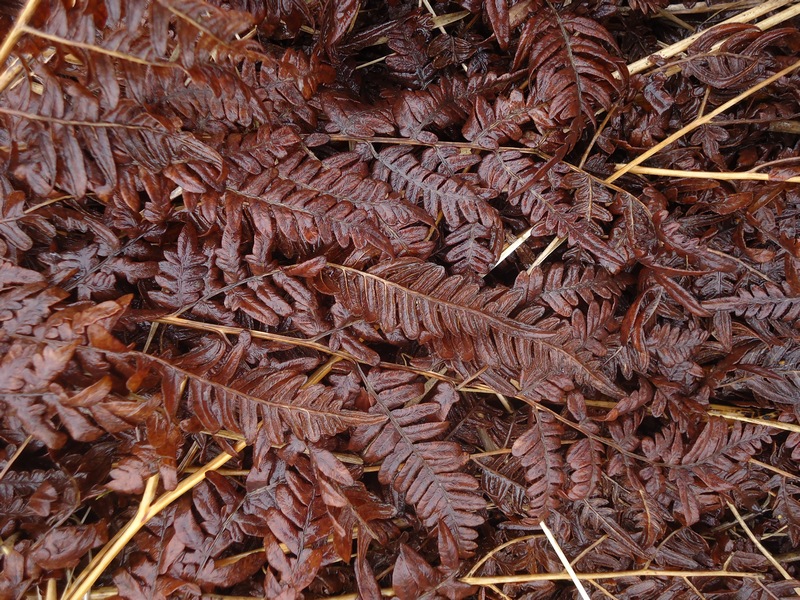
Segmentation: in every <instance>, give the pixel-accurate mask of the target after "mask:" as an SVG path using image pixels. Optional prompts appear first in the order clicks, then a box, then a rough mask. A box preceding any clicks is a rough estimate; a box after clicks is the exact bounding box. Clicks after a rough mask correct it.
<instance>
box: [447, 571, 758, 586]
mask: <svg viewBox="0 0 800 600" xmlns="http://www.w3.org/2000/svg"><path fill="white" fill-rule="evenodd" d="M575 576H576V577H577V578H578V579H580V580H581V581H585V580H588V579H597V580H600V579H624V578H626V577H743V578H747V579H763V578H764V575H762V574H761V573H750V572H744V573H733V572H731V571H669V570H665V571H658V570H651V569H639V570H636V571H608V572H601V573H575ZM571 579H572V577H571V576H570V575H569V573H528V574H525V575H496V576H493V577H462V578H461V579H460V581H461V582H462V583H466V584H468V585H489V584H504V583H530V582H532V581H569V580H571Z"/></svg>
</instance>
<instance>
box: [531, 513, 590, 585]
mask: <svg viewBox="0 0 800 600" xmlns="http://www.w3.org/2000/svg"><path fill="white" fill-rule="evenodd" d="M539 527H541V528H542V531H544V535H545V537H547V541H548V542H550V545H551V546H552V547H553V550H555V552H556V556H558V560H560V561H561V564H562V565H564V568H565V569H566V570H567V574H568V575H569V577H570V579H571V580H572V584H573V585H574V586H575V589H576V590H578V595H579V596H580V597H581V598H582V599H583V600H591V599H590V598H589V594H587V593H586V589H585V588H584V587H583V585H582V584H581V582H580V580H579V579H578V576H577V575H576V574H575V569H573V568H572V565H571V564H570V562H569V559H568V558H567V555H566V554H564V551H563V550H562V549H561V546H559V545H558V542H557V541H556V538H555V536H554V535H553V532H552V531H550V528H549V527H548V526H547V524H546V523H545V522H544V521H540V522H539Z"/></svg>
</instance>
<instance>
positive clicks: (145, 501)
mask: <svg viewBox="0 0 800 600" xmlns="http://www.w3.org/2000/svg"><path fill="white" fill-rule="evenodd" d="M157 486H158V475H153V476H152V477H150V479H148V480H147V484H146V485H145V489H144V494H142V501H141V503H140V504H139V509H138V510H137V511H136V514H135V515H134V516H133V518H132V519H131V520H130V521H129V522H128V524H127V525H126V526H125V527H124V528H122V529H121V530H120V531H118V532H117V534H116V535H115V536H114V537H113V538H111V539H110V540H109V541H108V543H107V544H106V545H105V546H103V549H102V550H100V552H98V553H97V554H96V555H95V556H94V558H93V559H92V560H91V561H90V562H89V564H88V565H87V566H86V568H85V569H84V570H83V572H82V573H81V574H80V575H79V576H78V578H77V579H76V580H75V581H74V582H73V583H72V585H71V586H70V587H68V588H67V589H66V590H65V591H64V600H80V599H81V598H83V596H84V595H85V594H86V593H87V592H88V591H89V590H90V589H91V588H92V586H93V585H94V582H95V581H97V579H98V577H100V576H101V575H102V574H103V571H105V570H106V568H107V567H108V565H110V564H111V562H112V561H113V560H114V558H115V557H116V556H117V555H118V554H119V553H120V552H121V551H122V549H123V548H124V547H125V546H126V545H127V543H128V542H129V541H131V539H133V536H134V535H136V532H137V531H139V529H141V528H142V526H143V525H144V524H145V523H146V522H147V519H145V517H146V515H147V512H148V510H149V509H150V503H151V502H152V500H153V498H154V497H155V494H156V488H157Z"/></svg>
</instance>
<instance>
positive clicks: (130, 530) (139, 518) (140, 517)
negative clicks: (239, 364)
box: [63, 442, 247, 600]
mask: <svg viewBox="0 0 800 600" xmlns="http://www.w3.org/2000/svg"><path fill="white" fill-rule="evenodd" d="M246 445H247V444H246V443H245V442H239V443H238V444H236V446H234V449H235V450H236V452H239V451H241V450H243V449H244V448H245V446H246ZM232 458H233V456H232V455H231V454H228V453H227V452H222V453H221V454H220V455H219V456H217V457H216V458H214V459H213V460H211V461H209V462H208V463H206V465H204V467H203V468H201V469H199V470H197V471H196V472H194V473H192V474H191V475H189V476H188V477H187V478H186V479H184V480H183V481H181V482H180V483H179V484H178V486H177V487H176V488H175V489H174V490H172V491H170V492H165V493H164V494H162V495H161V496H160V497H159V498H158V499H157V500H155V501H153V498H154V497H155V493H156V487H157V485H158V476H157V475H153V476H152V477H151V478H150V479H148V480H147V485H146V487H145V490H144V494H143V495H142V502H141V504H140V505H139V510H138V511H137V512H136V515H134V517H133V519H131V520H130V522H129V523H128V525H126V526H125V527H124V528H123V529H121V530H120V531H119V533H117V535H115V536H114V537H113V538H112V539H111V540H110V541H109V542H108V543H107V544H106V545H105V546H104V547H103V549H102V550H101V551H100V552H99V553H98V554H97V555H95V557H94V558H93V559H92V560H91V562H90V563H89V564H88V565H87V566H86V568H85V569H84V571H83V572H82V573H81V574H80V575H79V576H78V578H77V579H76V580H75V581H74V583H73V584H72V585H71V586H70V587H69V588H68V589H67V590H66V591H65V592H64V596H63V600H81V599H82V598H83V597H84V595H85V594H86V593H87V592H88V591H89V590H90V589H91V587H92V585H94V582H95V581H97V579H98V578H99V577H100V576H101V575H102V574H103V572H104V571H105V570H106V568H107V567H108V565H110V564H111V562H112V561H113V560H114V558H116V556H117V555H118V554H119V553H120V552H121V551H122V549H123V548H124V547H125V546H126V545H127V543H128V542H130V541H131V539H133V536H135V535H136V533H137V532H138V531H139V530H140V529H141V528H142V527H143V526H144V525H145V524H146V523H147V522H148V521H149V520H150V519H152V518H153V517H154V516H156V515H157V514H158V513H160V512H161V511H162V510H164V509H165V508H166V507H167V506H169V505H170V504H172V503H173V502H174V501H175V500H177V499H178V498H180V497H181V496H183V494H185V493H186V492H188V491H190V490H191V489H193V488H194V487H195V486H196V485H197V484H198V483H200V482H201V481H203V479H205V477H206V473H208V472H210V471H215V470H216V469H219V468H220V467H222V465H224V464H225V463H226V462H228V461H229V460H230V459H232Z"/></svg>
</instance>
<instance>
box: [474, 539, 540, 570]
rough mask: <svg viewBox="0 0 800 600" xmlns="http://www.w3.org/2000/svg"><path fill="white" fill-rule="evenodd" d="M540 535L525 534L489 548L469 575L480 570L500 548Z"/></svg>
mask: <svg viewBox="0 0 800 600" xmlns="http://www.w3.org/2000/svg"><path fill="white" fill-rule="evenodd" d="M538 537H540V536H539V535H537V534H534V535H523V536H522V537H518V538H514V539H513V540H508V541H507V542H504V543H502V544H500V545H499V546H496V547H494V548H492V549H491V550H489V552H488V553H487V554H486V555H485V556H483V558H481V559H480V560H479V561H478V562H476V563H475V564H474V565H473V566H472V568H471V569H470V570H469V573H467V577H472V576H473V575H474V574H475V573H476V572H477V571H478V569H480V568H481V567H482V566H483V564H484V563H485V562H486V561H487V560H489V559H490V558H492V556H494V555H495V554H497V553H498V552H500V550H503V549H505V548H508V547H509V546H513V545H514V544H519V543H520V542H527V541H528V540H534V539H536V538H538Z"/></svg>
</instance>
